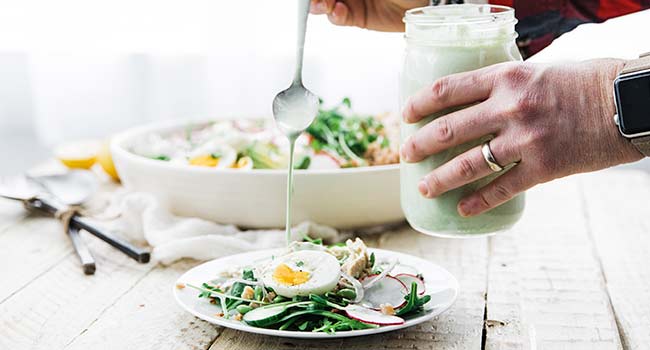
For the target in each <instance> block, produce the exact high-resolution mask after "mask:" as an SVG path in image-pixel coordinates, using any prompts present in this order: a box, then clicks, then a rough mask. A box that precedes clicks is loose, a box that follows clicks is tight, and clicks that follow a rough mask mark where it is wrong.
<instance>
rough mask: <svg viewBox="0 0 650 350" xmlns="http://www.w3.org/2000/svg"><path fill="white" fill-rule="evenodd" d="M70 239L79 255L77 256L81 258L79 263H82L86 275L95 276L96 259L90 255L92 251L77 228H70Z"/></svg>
mask: <svg viewBox="0 0 650 350" xmlns="http://www.w3.org/2000/svg"><path fill="white" fill-rule="evenodd" d="M68 237H70V240H71V241H72V246H73V247H74V250H75V252H76V253H77V256H78V257H79V262H80V263H81V267H83V270H84V274H86V275H94V274H95V269H96V267H95V259H94V258H93V255H92V254H91V253H90V250H88V247H87V246H86V244H85V243H84V241H83V240H82V239H81V236H80V235H79V229H77V228H76V227H69V228H68Z"/></svg>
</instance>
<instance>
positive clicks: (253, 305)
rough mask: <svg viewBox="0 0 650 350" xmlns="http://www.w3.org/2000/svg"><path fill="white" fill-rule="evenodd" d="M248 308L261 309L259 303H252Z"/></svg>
mask: <svg viewBox="0 0 650 350" xmlns="http://www.w3.org/2000/svg"><path fill="white" fill-rule="evenodd" d="M248 306H250V307H252V308H253V309H255V308H258V307H260V304H258V303H250V305H248Z"/></svg>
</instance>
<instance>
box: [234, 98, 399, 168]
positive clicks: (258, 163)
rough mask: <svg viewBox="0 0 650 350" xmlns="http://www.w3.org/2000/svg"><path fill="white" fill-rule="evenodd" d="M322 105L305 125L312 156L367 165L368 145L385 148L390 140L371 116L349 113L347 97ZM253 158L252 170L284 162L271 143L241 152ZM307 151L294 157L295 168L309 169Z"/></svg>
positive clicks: (341, 164)
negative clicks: (334, 102)
mask: <svg viewBox="0 0 650 350" xmlns="http://www.w3.org/2000/svg"><path fill="white" fill-rule="evenodd" d="M320 101H321V108H320V109H319V112H318V116H317V117H316V119H314V122H313V123H312V124H311V125H310V126H309V127H308V128H307V130H306V134H307V135H309V137H310V141H309V148H311V152H310V153H311V155H313V154H321V153H326V154H328V155H330V156H332V157H333V158H334V159H336V160H337V162H338V163H339V165H340V166H341V167H342V168H348V167H358V166H367V165H369V164H368V160H367V159H366V158H365V156H366V151H367V150H368V147H369V146H370V145H371V144H375V143H376V144H377V145H378V146H379V147H380V148H387V147H389V146H390V142H389V140H388V138H387V137H386V135H385V130H384V125H383V124H382V123H381V122H380V121H379V120H378V119H376V118H375V117H373V116H362V115H356V114H353V113H351V112H350V110H351V107H352V104H351V102H350V99H349V98H347V97H346V98H344V99H343V100H342V101H341V103H339V104H338V105H336V106H334V107H333V108H330V109H325V108H323V104H322V100H320ZM243 155H244V156H248V157H250V158H251V159H252V160H253V164H254V168H255V169H277V168H283V167H285V166H286V165H285V164H284V163H282V162H281V161H280V159H282V158H281V157H282V156H281V151H280V149H279V148H278V147H277V146H276V145H273V144H268V143H261V142H255V143H254V144H252V145H250V146H249V147H248V148H247V149H246V151H245V152H244V153H243ZM310 163H311V156H310V154H307V155H303V156H302V157H300V158H298V159H296V161H295V165H294V169H308V168H309V165H310Z"/></svg>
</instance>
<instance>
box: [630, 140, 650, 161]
mask: <svg viewBox="0 0 650 350" xmlns="http://www.w3.org/2000/svg"><path fill="white" fill-rule="evenodd" d="M630 141H631V142H632V144H633V145H634V147H636V149H638V150H639V152H641V153H643V155H644V156H646V157H650V136H641V137H636V138H633V139H631V140H630Z"/></svg>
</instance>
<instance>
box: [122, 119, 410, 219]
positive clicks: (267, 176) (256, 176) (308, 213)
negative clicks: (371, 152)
mask: <svg viewBox="0 0 650 350" xmlns="http://www.w3.org/2000/svg"><path fill="white" fill-rule="evenodd" d="M187 124H188V122H187V121H183V122H165V123H154V124H150V125H146V126H142V127H136V128H133V129H130V130H127V131H125V132H122V133H120V134H118V135H116V136H115V137H113V139H112V141H111V153H112V156H113V159H114V162H115V166H116V168H117V171H118V173H119V175H120V178H121V181H122V183H123V185H124V186H125V187H126V188H128V189H130V190H132V191H144V192H149V193H152V194H153V195H155V196H156V197H157V198H158V199H159V200H160V201H161V202H162V203H163V204H164V205H165V206H167V207H168V208H169V209H170V210H171V211H172V212H173V213H175V214H177V215H181V216H190V217H199V218H203V219H208V220H212V221H215V222H219V223H227V224H235V225H238V226H240V227H246V228H281V227H283V226H284V219H285V196H286V180H287V173H286V170H282V169H249V170H247V169H230V168H224V169H216V168H207V167H197V166H187V165H186V164H177V163H174V162H162V161H159V160H155V159H151V158H147V157H143V156H141V155H138V154H135V153H133V152H132V151H131V149H132V147H133V145H134V144H135V143H136V142H141V140H142V139H143V138H145V137H146V136H147V135H149V134H152V133H162V134H164V133H167V132H172V131H173V130H182V129H183V128H186V127H187ZM293 208H294V214H293V218H294V224H298V223H300V222H303V221H306V220H310V221H313V222H316V223H320V224H324V225H330V226H333V227H336V228H341V229H347V228H356V227H367V226H374V225H381V224H388V223H393V222H398V221H400V220H403V214H402V210H401V208H400V201H399V167H398V165H377V166H365V167H358V168H344V169H307V170H297V171H295V185H294V205H293Z"/></svg>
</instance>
